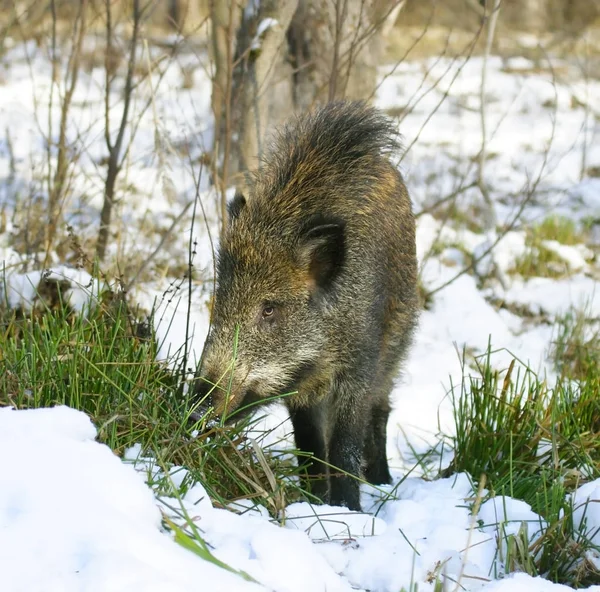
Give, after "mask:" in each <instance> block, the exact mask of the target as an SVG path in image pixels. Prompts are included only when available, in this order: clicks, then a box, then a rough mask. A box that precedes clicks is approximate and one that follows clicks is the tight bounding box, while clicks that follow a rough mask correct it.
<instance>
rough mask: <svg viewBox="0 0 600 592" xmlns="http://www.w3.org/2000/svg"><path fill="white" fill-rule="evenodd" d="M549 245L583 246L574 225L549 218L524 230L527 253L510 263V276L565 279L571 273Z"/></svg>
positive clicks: (566, 219)
mask: <svg viewBox="0 0 600 592" xmlns="http://www.w3.org/2000/svg"><path fill="white" fill-rule="evenodd" d="M549 241H556V242H558V243H560V244H561V245H568V246H573V245H577V244H581V243H584V242H585V236H584V234H583V233H582V232H581V231H579V230H578V228H577V226H576V224H575V222H574V221H573V220H570V219H568V218H565V217H563V216H549V217H547V218H545V219H544V220H543V221H542V222H540V223H539V224H536V225H534V226H533V227H532V228H530V229H528V231H527V237H526V246H527V250H526V251H525V253H524V254H523V255H521V256H520V257H518V258H517V259H516V261H515V263H514V267H513V270H512V271H513V272H514V273H517V274H519V275H521V276H522V277H524V278H528V277H534V276H535V277H549V278H561V277H566V276H568V275H569V274H570V273H571V272H572V270H571V268H570V267H569V264H568V262H567V261H565V259H563V258H562V257H561V256H560V255H559V254H558V253H557V252H556V251H555V250H554V249H553V248H552V247H551V244H552V243H549Z"/></svg>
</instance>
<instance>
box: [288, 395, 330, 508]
mask: <svg viewBox="0 0 600 592" xmlns="http://www.w3.org/2000/svg"><path fill="white" fill-rule="evenodd" d="M290 417H291V420H292V425H293V426H294V439H295V440H296V448H297V449H298V450H299V451H301V452H305V453H307V454H311V455H312V456H310V457H309V456H298V464H299V465H301V466H302V467H303V468H304V469H305V471H306V480H305V483H304V487H305V489H307V490H308V491H310V492H311V493H312V494H313V495H315V496H316V497H318V498H319V499H320V500H321V501H323V502H327V501H328V491H327V473H328V471H327V465H326V464H324V463H323V462H322V461H323V460H324V459H326V458H327V449H326V444H325V417H324V414H323V409H322V407H321V406H314V407H309V408H307V409H290Z"/></svg>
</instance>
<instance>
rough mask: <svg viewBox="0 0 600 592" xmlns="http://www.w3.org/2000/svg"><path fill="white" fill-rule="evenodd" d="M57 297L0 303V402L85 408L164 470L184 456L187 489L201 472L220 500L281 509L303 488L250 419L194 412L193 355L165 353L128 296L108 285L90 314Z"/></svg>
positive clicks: (115, 445)
mask: <svg viewBox="0 0 600 592" xmlns="http://www.w3.org/2000/svg"><path fill="white" fill-rule="evenodd" d="M54 304H55V305H54V306H53V307H52V308H50V307H48V306H45V307H43V308H42V310H33V311H24V310H11V309H9V308H8V307H7V306H6V305H3V306H2V305H0V405H11V406H13V407H14V408H16V409H32V408H38V407H51V406H54V405H68V406H69V407H72V408H75V409H79V410H81V411H84V412H85V413H87V414H88V415H89V416H90V418H91V419H92V421H93V422H94V424H95V425H96V426H97V429H98V440H99V441H100V442H103V443H105V444H107V445H108V446H109V447H110V448H111V449H112V450H114V451H115V453H117V454H118V455H123V453H124V452H125V451H126V450H127V449H128V448H129V447H131V446H133V445H134V444H138V445H141V453H142V454H143V455H144V456H148V457H152V458H154V459H155V460H156V463H157V464H158V465H160V467H161V468H162V469H163V472H164V473H165V474H167V473H168V470H169V468H170V467H172V466H173V465H175V466H184V467H185V468H186V469H187V470H188V472H189V473H188V474H189V477H188V478H187V479H186V481H185V483H184V484H183V486H182V489H183V490H184V489H185V488H186V487H187V486H188V485H189V484H191V483H193V482H201V483H202V484H203V485H204V487H205V489H206V490H207V492H208V494H209V495H210V497H211V499H212V500H213V504H215V505H216V506H221V507H225V506H227V505H228V504H230V503H231V502H233V501H235V500H237V499H240V498H249V499H252V500H253V501H254V502H255V503H258V504H261V505H264V506H265V507H266V508H267V509H268V510H269V512H270V513H272V514H273V515H276V514H278V512H279V511H280V510H281V509H283V508H284V507H285V506H286V505H287V504H288V503H290V502H291V501H294V500H295V499H297V498H298V497H299V496H300V495H301V494H302V492H301V490H300V489H299V486H298V485H297V480H296V479H294V478H292V477H293V476H294V475H295V474H296V472H297V468H296V465H295V463H293V462H292V461H291V460H290V457H289V455H288V456H283V455H278V454H276V452H277V451H276V450H275V448H276V445H271V447H270V451H271V452H273V454H272V455H269V462H268V463H267V462H265V456H264V455H261V454H257V453H256V448H257V445H256V442H254V441H252V440H250V439H249V438H248V437H247V436H246V433H247V428H248V427H249V426H248V423H249V421H250V420H247V421H245V422H244V421H241V422H238V423H237V424H236V425H233V426H227V427H222V426H219V425H216V426H211V427H210V429H208V428H207V427H206V424H207V422H206V421H205V419H207V418H201V419H200V420H198V421H196V422H195V423H194V422H192V421H191V419H190V412H191V411H192V409H191V406H190V402H189V398H188V397H187V395H186V392H187V384H186V373H185V372H184V369H185V368H186V364H185V360H183V358H182V356H181V355H179V357H175V358H174V359H171V360H169V363H168V364H167V363H165V362H160V361H157V353H158V345H157V342H156V339H155V338H154V335H153V332H152V329H151V323H150V326H145V327H143V330H140V327H141V325H139V324H138V323H137V322H136V321H135V320H134V319H133V318H132V315H131V312H130V310H129V308H128V306H127V304H126V302H125V300H124V299H123V298H121V297H119V296H118V295H117V297H115V296H114V295H112V296H110V297H109V296H107V294H104V295H103V296H102V297H100V298H99V299H98V300H97V301H96V302H95V303H93V304H92V305H90V306H89V307H88V308H86V309H85V310H84V311H83V313H82V314H74V313H73V312H72V311H71V310H70V308H69V306H67V305H66V304H63V302H62V300H61V301H59V302H55V303H54ZM255 421H256V420H255ZM264 435H266V434H263V436H264ZM254 437H255V438H257V439H258V441H259V442H258V443H259V444H261V442H260V439H261V438H260V436H259V435H257V434H254ZM263 446H264V447H265V448H269V447H266V445H263ZM268 452H269V450H267V453H268ZM154 486H155V488H159V486H160V484H156V483H155V484H154ZM183 490H182V491H180V492H179V493H181V494H182V495H183V494H184V493H185V492H184V491H183Z"/></svg>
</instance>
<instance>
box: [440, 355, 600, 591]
mask: <svg viewBox="0 0 600 592" xmlns="http://www.w3.org/2000/svg"><path fill="white" fill-rule="evenodd" d="M476 366H477V369H476V372H475V373H471V372H469V371H468V370H467V368H466V367H463V379H462V381H461V384H459V385H453V386H452V389H451V397H452V401H453V405H454V418H455V424H456V425H455V434H456V435H455V436H453V437H452V438H451V440H452V442H451V444H452V446H453V449H454V459H453V461H452V463H451V465H450V467H449V468H448V469H447V470H446V471H445V472H444V474H445V475H449V474H451V473H453V472H461V471H466V472H468V473H469V474H471V475H473V476H474V477H476V478H477V477H479V476H485V480H486V484H487V485H486V487H487V490H488V494H487V496H488V497H493V496H498V495H504V496H510V497H512V498H516V499H519V500H522V501H524V502H526V503H527V504H529V505H530V506H531V508H532V510H533V511H534V512H536V513H537V514H539V515H540V516H541V517H542V519H543V520H544V521H545V522H544V525H543V526H541V527H540V528H541V532H540V534H539V535H538V536H536V537H533V538H531V537H529V536H528V535H527V525H525V524H523V525H522V529H520V531H519V533H518V534H516V535H515V534H511V535H506V541H505V543H506V544H505V547H506V555H505V556H504V557H501V558H500V560H501V564H502V567H503V569H504V571H505V572H506V573H509V572H511V571H526V572H527V573H529V574H530V575H533V576H537V575H540V576H543V577H546V578H548V579H550V580H552V581H554V582H557V583H565V584H569V585H571V586H574V587H582V586H588V585H590V584H598V583H600V571H598V569H597V567H595V566H594V564H593V563H592V562H591V561H590V560H589V558H588V553H598V552H600V548H599V547H598V546H596V545H595V544H594V543H593V541H592V538H593V536H594V535H595V534H597V533H584V532H581V529H580V528H579V526H580V525H579V522H581V520H579V522H578V521H577V520H576V519H575V516H576V515H579V514H580V513H581V511H582V510H581V508H580V507H576V506H575V505H574V502H573V498H572V495H571V494H572V493H573V492H574V491H575V489H577V487H579V486H580V485H582V484H583V483H585V482H587V481H591V480H593V479H597V478H600V397H598V393H599V392H600V390H599V389H600V370H599V368H598V366H597V365H595V364H593V365H587V366H580V367H585V369H586V373H585V375H581V374H579V376H578V379H577V380H575V379H574V378H573V377H572V376H568V375H563V376H562V377H561V378H559V379H558V380H557V381H556V383H555V384H554V385H552V386H550V385H549V384H548V383H547V382H546V381H545V380H543V379H542V378H541V377H539V376H537V375H536V374H535V373H534V372H533V371H532V370H531V369H530V368H528V367H526V366H523V365H522V364H520V363H519V362H517V361H516V360H514V359H513V360H512V362H511V363H510V365H509V367H508V369H507V370H506V371H504V372H500V371H498V370H496V369H495V368H494V365H493V355H492V351H491V349H488V351H487V353H486V354H485V355H483V356H481V357H479V358H476ZM584 512H585V509H584ZM529 526H530V527H531V525H529ZM499 548H502V545H499Z"/></svg>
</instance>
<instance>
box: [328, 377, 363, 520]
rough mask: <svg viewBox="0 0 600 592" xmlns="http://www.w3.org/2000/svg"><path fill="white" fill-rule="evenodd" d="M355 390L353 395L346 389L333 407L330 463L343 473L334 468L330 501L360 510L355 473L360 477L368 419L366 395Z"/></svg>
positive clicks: (358, 485)
mask: <svg viewBox="0 0 600 592" xmlns="http://www.w3.org/2000/svg"><path fill="white" fill-rule="evenodd" d="M344 390H346V389H344ZM354 393H355V394H353V395H350V392H348V391H347V390H346V392H341V393H339V394H338V396H337V397H336V401H335V406H334V409H333V410H332V412H333V414H334V417H333V418H332V419H333V422H334V423H333V431H332V434H331V440H330V441H329V462H330V463H331V464H332V465H333V467H337V468H338V469H340V470H341V471H343V473H342V472H341V471H336V469H335V468H332V469H331V471H332V473H336V472H337V475H335V476H333V475H332V477H331V504H332V505H336V506H346V507H348V508H349V509H350V510H356V511H359V512H360V510H361V507H360V484H359V481H358V480H357V479H356V478H355V477H353V475H356V476H357V477H359V476H360V469H361V461H362V455H363V449H364V441H365V432H366V424H367V421H368V418H367V412H366V409H365V398H366V397H365V396H364V394H363V396H361V395H360V394H358V393H357V391H354Z"/></svg>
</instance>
